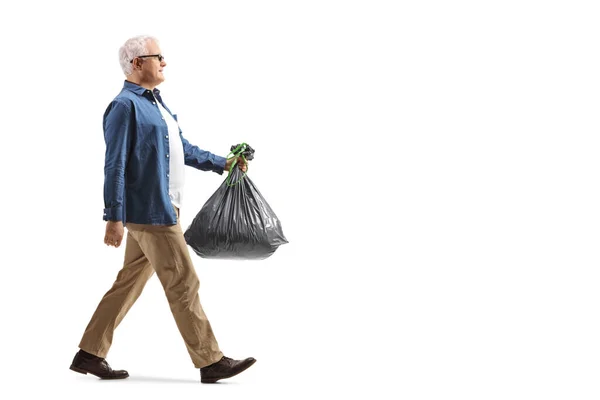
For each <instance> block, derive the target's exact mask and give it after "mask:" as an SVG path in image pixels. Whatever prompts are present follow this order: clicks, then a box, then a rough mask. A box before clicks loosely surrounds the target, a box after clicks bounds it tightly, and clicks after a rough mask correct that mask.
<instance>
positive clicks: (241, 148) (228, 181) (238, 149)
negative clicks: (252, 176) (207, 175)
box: [225, 142, 249, 187]
mask: <svg viewBox="0 0 600 400" xmlns="http://www.w3.org/2000/svg"><path fill="white" fill-rule="evenodd" d="M247 147H249V146H248V144H247V143H245V142H244V143H240V144H239V145H237V147H236V148H234V149H233V150H231V151H230V152H229V154H227V157H226V158H227V160H228V161H229V160H231V159H232V158H235V160H234V161H233V163H232V164H231V167H229V174H227V179H226V180H225V184H226V185H227V186H229V187H232V186H235V185H237V184H238V183H240V182H241V181H242V179H244V178H245V177H246V173H247V172H248V161H247V160H246V157H245V156H244V154H243V153H244V151H245V150H246V148H247ZM231 154H233V155H232V156H231V157H229V155H231ZM240 156H241V157H242V160H244V164H246V172H244V174H243V175H242V177H241V178H240V179H239V180H238V181H237V182H235V183H231V171H233V168H234V167H235V166H236V164H237V162H238V160H237V159H238V157H240Z"/></svg>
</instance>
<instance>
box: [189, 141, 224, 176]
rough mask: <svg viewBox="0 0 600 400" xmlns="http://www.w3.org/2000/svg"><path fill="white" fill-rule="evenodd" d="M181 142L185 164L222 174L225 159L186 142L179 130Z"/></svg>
mask: <svg viewBox="0 0 600 400" xmlns="http://www.w3.org/2000/svg"><path fill="white" fill-rule="evenodd" d="M179 136H181V142H182V143H183V154H184V156H185V165H189V166H190V167H194V168H197V169H200V170H202V171H214V172H216V173H218V174H219V175H221V174H223V171H224V170H225V164H226V162H227V159H226V158H225V157H221V156H217V155H216V154H213V153H211V152H208V151H205V150H202V149H200V148H198V146H194V145H193V144H191V143H190V142H188V141H187V140H186V139H185V138H184V137H183V135H182V134H181V132H180V133H179Z"/></svg>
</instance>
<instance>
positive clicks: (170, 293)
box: [79, 209, 223, 368]
mask: <svg viewBox="0 0 600 400" xmlns="http://www.w3.org/2000/svg"><path fill="white" fill-rule="evenodd" d="M175 210H176V212H177V224H176V225H160V226H159V225H141V224H131V223H128V224H127V225H126V227H127V231H128V232H127V243H126V247H125V260H124V262H123V268H122V269H121V271H119V274H118V275H117V279H116V280H115V282H114V284H113V286H112V288H111V289H110V290H109V291H108V292H107V293H106V294H105V295H104V297H103V298H102V300H101V301H100V304H98V307H97V309H96V312H95V313H94V315H93V316H92V319H91V320H90V322H89V324H88V326H87V328H86V330H85V333H84V334H83V338H82V339H81V342H80V344H79V348H81V349H82V350H84V351H86V352H88V353H91V354H94V355H96V356H98V357H102V358H106V354H107V353H108V350H109V349H110V346H111V344H112V339H113V333H114V330H115V329H116V328H117V326H118V325H119V323H120V322H121V320H122V319H123V317H125V315H126V314H127V311H129V309H130V308H131V306H132V305H133V303H135V301H136V300H137V298H138V297H139V296H140V294H141V293H142V290H143V289H144V286H145V285H146V282H147V281H148V279H150V277H151V276H152V275H153V274H154V272H156V275H157V276H158V279H159V280H160V282H161V284H162V286H163V288H164V290H165V294H166V296H167V300H168V301H169V305H170V307H171V312H172V313H173V317H174V318H175V322H176V323H177V327H178V328H179V332H180V333H181V336H182V337H183V341H184V342H185V345H186V347H187V350H188V353H189V354H190V357H191V358H192V362H193V363H194V366H195V367H196V368H202V367H205V366H207V365H210V364H212V363H215V362H217V361H219V360H220V359H221V357H222V356H223V353H221V351H220V350H219V345H218V344H217V341H216V339H215V336H214V334H213V331H212V328H211V326H210V323H209V322H208V319H207V318H206V315H205V314H204V311H203V310H202V306H201V305H200V298H199V295H198V289H199V287H200V281H199V280H198V276H197V275H196V271H195V269H194V265H193V264H192V260H191V259H190V254H189V251H188V248H187V244H186V242H185V239H184V237H183V231H182V230H181V225H180V224H179V210H177V209H175Z"/></svg>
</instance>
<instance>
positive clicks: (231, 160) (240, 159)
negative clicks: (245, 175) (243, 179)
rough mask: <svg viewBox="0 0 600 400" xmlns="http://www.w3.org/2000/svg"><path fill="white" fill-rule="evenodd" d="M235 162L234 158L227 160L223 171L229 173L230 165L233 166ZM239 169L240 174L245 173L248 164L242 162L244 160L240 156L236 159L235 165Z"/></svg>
mask: <svg viewBox="0 0 600 400" xmlns="http://www.w3.org/2000/svg"><path fill="white" fill-rule="evenodd" d="M234 161H235V158H230V159H229V160H227V162H226V163H225V171H229V170H230V169H231V165H232V164H233V162H234ZM236 165H237V166H238V168H239V169H241V170H242V172H246V171H247V170H248V164H247V161H244V159H243V158H242V157H241V156H240V157H238V158H237V164H236Z"/></svg>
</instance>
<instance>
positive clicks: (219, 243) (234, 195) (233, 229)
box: [184, 146, 288, 260]
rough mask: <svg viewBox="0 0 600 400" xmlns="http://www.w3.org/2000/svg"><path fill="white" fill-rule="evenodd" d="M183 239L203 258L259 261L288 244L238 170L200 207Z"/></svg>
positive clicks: (270, 212) (264, 203)
mask: <svg viewBox="0 0 600 400" xmlns="http://www.w3.org/2000/svg"><path fill="white" fill-rule="evenodd" d="M232 147H234V146H232ZM184 237H185V240H186V242H187V244H188V245H189V246H190V247H191V248H192V249H193V250H194V252H195V253H196V254H198V255H199V256H200V257H202V258H220V259H237V260H260V259H265V258H267V257H270V256H271V255H272V254H273V253H274V252H275V250H277V248H278V247H279V246H280V245H282V244H285V243H288V241H287V239H286V238H285V236H284V235H283V231H282V228H281V223H280V221H279V219H278V218H277V216H276V215H275V213H274V212H273V210H272V209H271V207H270V206H269V204H268V203H267V201H266V200H265V199H264V197H263V196H262V195H261V194H260V192H259V191H258V189H257V188H256V186H255V185H254V183H253V182H252V180H250V178H249V177H248V175H247V174H244V173H243V172H242V171H241V170H240V169H239V168H238V167H237V166H234V167H232V168H231V173H230V174H229V175H228V177H227V179H225V181H223V183H222V184H221V186H220V187H219V188H218V189H217V191H216V192H215V193H214V194H213V195H212V196H211V197H210V198H209V199H208V200H207V201H206V203H205V204H204V206H202V209H201V210H200V212H199V213H198V214H197V215H196V217H195V218H194V220H193V221H192V223H191V224H190V226H189V227H188V228H187V230H186V231H185V233H184Z"/></svg>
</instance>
